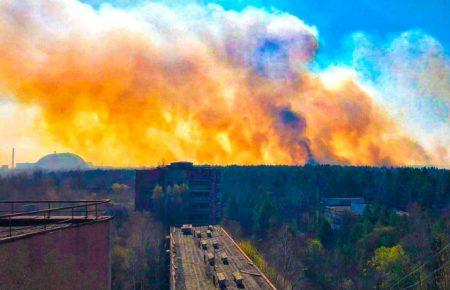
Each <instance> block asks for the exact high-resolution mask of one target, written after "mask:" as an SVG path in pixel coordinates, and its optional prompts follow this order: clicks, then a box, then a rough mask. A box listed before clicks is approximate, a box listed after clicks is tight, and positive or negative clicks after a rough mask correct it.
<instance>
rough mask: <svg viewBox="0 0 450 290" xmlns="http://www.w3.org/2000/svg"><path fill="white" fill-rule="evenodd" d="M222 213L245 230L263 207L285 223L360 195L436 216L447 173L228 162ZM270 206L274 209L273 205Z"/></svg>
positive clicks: (449, 195)
mask: <svg viewBox="0 0 450 290" xmlns="http://www.w3.org/2000/svg"><path fill="white" fill-rule="evenodd" d="M220 187H221V190H222V197H223V205H224V208H225V214H228V215H229V216H232V217H233V218H235V219H238V220H239V221H241V223H242V225H243V226H244V228H245V229H248V228H251V227H252V224H253V222H252V220H253V217H254V215H255V214H258V210H259V211H260V210H261V209H262V207H265V208H266V209H269V210H275V211H277V215H276V217H277V219H281V221H289V220H290V219H292V218H298V217H299V216H301V215H302V214H303V213H304V212H310V213H311V212H314V211H316V210H317V209H319V208H320V202H321V199H322V198H324V197H359V196H361V197H364V198H365V199H366V201H367V202H369V203H375V204H380V205H383V206H385V207H387V208H396V209H398V210H406V209H407V207H408V206H409V205H411V204H413V203H417V204H419V205H420V206H421V208H423V209H425V210H426V211H428V212H433V213H435V214H440V211H441V210H443V209H446V208H448V206H449V202H450V171H449V170H443V169H436V168H377V167H348V166H331V165H316V166H304V167H294V166H228V167H223V168H222V179H221V186H220ZM271 207H274V208H273V209H271Z"/></svg>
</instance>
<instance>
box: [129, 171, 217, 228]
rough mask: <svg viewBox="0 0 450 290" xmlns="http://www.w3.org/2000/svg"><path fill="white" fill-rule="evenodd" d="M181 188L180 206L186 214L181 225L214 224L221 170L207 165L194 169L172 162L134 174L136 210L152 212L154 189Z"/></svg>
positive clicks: (215, 221)
mask: <svg viewBox="0 0 450 290" xmlns="http://www.w3.org/2000/svg"><path fill="white" fill-rule="evenodd" d="M174 186H182V187H183V188H184V191H183V193H182V195H181V196H182V203H183V205H184V208H185V209H186V212H187V217H186V219H185V220H184V221H183V222H184V223H191V224H194V225H205V224H216V223H218V221H219V220H220V218H221V211H220V208H221V193H220V171H219V170H218V169H217V168H214V167H210V166H194V165H193V164H192V163H190V162H174V163H171V164H170V165H168V166H163V167H158V168H154V169H142V170H137V171H136V184H135V191H136V196H135V207H136V210H152V209H153V194H154V191H155V188H157V187H160V188H161V190H162V191H164V192H166V191H167V190H168V188H173V187H174Z"/></svg>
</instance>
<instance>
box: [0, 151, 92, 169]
mask: <svg viewBox="0 0 450 290" xmlns="http://www.w3.org/2000/svg"><path fill="white" fill-rule="evenodd" d="M15 153H16V152H15V149H14V148H13V149H12V152H11V165H10V166H9V167H8V165H2V166H0V175H3V174H6V173H8V172H9V171H10V170H14V171H16V172H24V171H51V172H55V171H70V170H86V169H92V168H93V167H92V163H90V162H86V161H84V160H83V158H81V157H80V156H78V155H76V154H74V153H69V152H65V153H56V152H55V153H52V154H48V155H45V156H44V157H42V158H40V159H39V160H38V161H37V162H15Z"/></svg>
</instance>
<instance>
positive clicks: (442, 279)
mask: <svg viewBox="0 0 450 290" xmlns="http://www.w3.org/2000/svg"><path fill="white" fill-rule="evenodd" d="M220 170H221V185H220V189H221V195H222V208H223V216H224V218H223V221H222V223H223V225H224V226H225V227H226V228H227V229H228V230H229V231H230V232H231V233H232V234H233V235H234V236H235V237H236V239H237V240H239V241H240V243H241V246H242V248H243V249H244V250H245V251H246V252H247V253H248V254H249V255H250V256H251V257H252V258H253V260H254V261H255V263H256V264H258V266H259V267H260V268H261V269H262V270H263V271H265V272H266V273H267V275H268V276H269V277H270V278H271V279H272V280H273V281H274V283H275V284H276V285H277V286H278V287H279V288H280V289H448V288H449V285H450V275H449V274H450V273H449V264H448V261H449V256H448V255H449V251H448V250H449V249H450V247H449V242H450V219H449V204H450V202H449V201H450V171H448V170H442V169H435V168H374V167H343V166H327V165H310V166H304V167H293V166H228V167H220ZM133 186H134V171H133V170H105V171H103V170H92V171H84V172H58V173H42V172H36V173H32V174H14V175H7V176H4V177H0V200H5V199H80V198H87V199H99V198H111V199H112V201H113V202H112V204H113V206H112V207H111V209H110V210H111V213H112V214H114V215H115V219H114V220H113V230H112V235H113V237H112V238H113V247H112V279H113V280H112V285H113V288H114V289H167V287H168V284H167V271H166V270H167V255H166V254H165V245H164V236H165V233H166V232H167V227H168V226H169V224H168V223H166V222H164V221H161V220H159V219H158V218H157V217H158V214H155V213H147V212H143V213H138V212H134V210H133V209H134V204H133V202H134V189H133ZM324 197H363V198H364V199H365V200H366V202H367V203H368V206H367V207H366V209H365V211H364V212H363V213H362V214H361V215H350V214H346V215H344V218H343V221H342V226H341V227H340V228H339V229H332V228H331V226H330V223H329V221H328V220H327V219H326V218H325V216H324V210H323V204H322V199H323V198H324ZM398 210H401V211H402V212H403V214H402V215H399V214H398Z"/></svg>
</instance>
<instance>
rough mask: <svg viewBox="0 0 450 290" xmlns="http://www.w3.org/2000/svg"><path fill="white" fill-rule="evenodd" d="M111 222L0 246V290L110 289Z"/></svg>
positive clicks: (78, 227) (42, 235)
mask: <svg viewBox="0 0 450 290" xmlns="http://www.w3.org/2000/svg"><path fill="white" fill-rule="evenodd" d="M110 242H111V241H110V221H109V220H105V221H99V222H95V223H90V224H84V225H78V226H71V227H68V228H64V229H57V230H55V231H52V232H46V233H40V234H35V235H32V236H28V237H24V238H20V239H16V240H13V241H2V242H0V269H1V270H0V289H80V290H81V289H83V290H86V289H110V288H111V285H110V283H111V266H110V264H111V261H110Z"/></svg>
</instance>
